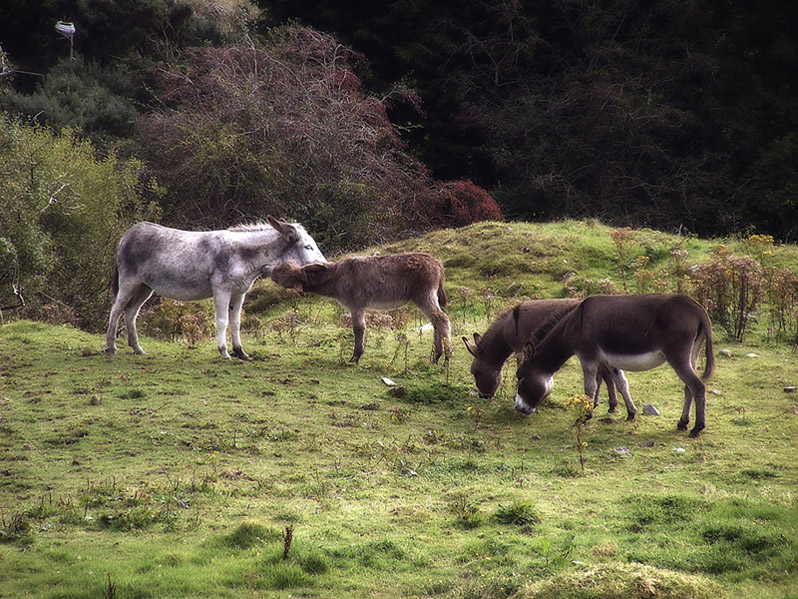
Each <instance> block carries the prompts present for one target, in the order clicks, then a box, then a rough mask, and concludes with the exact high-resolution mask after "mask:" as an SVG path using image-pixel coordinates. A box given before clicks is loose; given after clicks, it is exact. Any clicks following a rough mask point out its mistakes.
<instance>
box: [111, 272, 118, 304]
mask: <svg viewBox="0 0 798 599" xmlns="http://www.w3.org/2000/svg"><path fill="white" fill-rule="evenodd" d="M111 291H112V292H113V294H114V298H116V296H117V295H118V294H119V265H118V264H117V265H116V266H115V267H114V276H113V278H112V279H111Z"/></svg>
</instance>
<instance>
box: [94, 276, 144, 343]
mask: <svg viewBox="0 0 798 599" xmlns="http://www.w3.org/2000/svg"><path fill="white" fill-rule="evenodd" d="M151 295H152V289H151V288H150V287H148V286H147V285H144V284H143V283H140V284H137V285H134V286H132V287H131V286H124V287H120V289H119V292H118V293H117V295H116V300H115V301H114V306H113V308H111V316H110V317H109V319H108V331H107V333H106V336H105V353H107V354H108V355H113V354H114V353H115V352H116V333H117V328H118V326H119V318H120V317H121V316H122V314H124V315H125V327H126V328H127V342H128V345H130V347H131V348H133V352H134V353H136V354H143V353H144V350H143V349H141V346H140V345H139V336H138V332H137V330H136V318H138V315H139V310H141V306H142V305H143V304H144V302H146V301H147V300H148V299H150V296H151Z"/></svg>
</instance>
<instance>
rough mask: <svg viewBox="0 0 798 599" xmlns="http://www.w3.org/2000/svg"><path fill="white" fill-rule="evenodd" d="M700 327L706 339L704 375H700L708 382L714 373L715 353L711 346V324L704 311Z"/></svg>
mask: <svg viewBox="0 0 798 599" xmlns="http://www.w3.org/2000/svg"><path fill="white" fill-rule="evenodd" d="M701 326H702V327H703V329H704V337H705V339H706V346H705V347H704V351H705V352H706V354H707V362H706V366H704V374H702V375H701V379H702V380H704V381H708V380H709V378H710V377H711V376H712V373H713V372H715V351H714V349H713V346H712V323H711V322H710V320H709V316H707V313H706V311H705V312H704V318H703V319H702V322H701Z"/></svg>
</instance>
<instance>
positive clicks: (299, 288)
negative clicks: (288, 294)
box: [294, 281, 305, 293]
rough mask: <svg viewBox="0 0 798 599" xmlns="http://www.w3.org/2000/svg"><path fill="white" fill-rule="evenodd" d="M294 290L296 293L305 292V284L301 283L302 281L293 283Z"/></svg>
mask: <svg viewBox="0 0 798 599" xmlns="http://www.w3.org/2000/svg"><path fill="white" fill-rule="evenodd" d="M294 291H296V292H297V293H305V286H304V285H303V284H302V281H297V282H296V283H294Z"/></svg>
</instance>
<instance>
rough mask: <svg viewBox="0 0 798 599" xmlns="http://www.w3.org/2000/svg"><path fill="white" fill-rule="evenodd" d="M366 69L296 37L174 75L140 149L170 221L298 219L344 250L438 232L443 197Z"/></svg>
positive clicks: (220, 53)
mask: <svg viewBox="0 0 798 599" xmlns="http://www.w3.org/2000/svg"><path fill="white" fill-rule="evenodd" d="M358 60H360V57H358V56H357V55H355V54H353V53H352V52H351V51H350V50H349V49H348V48H346V47H345V46H342V45H341V44H339V43H338V42H337V41H336V40H335V39H334V38H333V37H332V36H330V35H327V34H323V33H320V32H318V31H315V30H312V29H308V28H305V27H296V26H290V27H285V28H281V29H279V30H276V31H273V32H272V34H271V36H270V38H269V39H268V41H267V43H266V44H260V43H258V42H257V41H255V40H248V41H247V42H243V43H239V44H236V45H231V46H226V47H223V48H205V49H202V50H199V51H196V52H194V53H192V54H191V55H190V56H188V57H187V59H186V61H185V63H184V68H183V69H181V70H179V71H178V70H174V69H173V70H170V71H168V72H166V73H165V74H164V75H163V76H162V77H161V79H160V86H159V96H160V98H161V99H162V101H163V107H162V108H161V109H160V110H158V111H154V112H152V113H150V114H148V115H147V116H146V117H144V118H143V119H142V120H141V122H140V123H139V126H138V131H137V137H136V142H135V148H136V149H137V150H136V151H137V154H138V155H139V156H140V157H141V158H142V159H143V160H144V161H145V162H146V163H147V165H148V167H149V169H150V173H151V174H152V175H153V176H154V177H155V178H156V179H157V180H158V181H159V182H160V183H161V184H162V185H164V186H165V188H166V189H167V190H168V192H167V195H166V198H165V200H164V208H165V218H166V219H167V220H168V221H169V222H172V223H176V224H179V225H182V226H190V227H196V226H203V227H213V226H220V225H226V224H229V223H230V222H235V221H237V220H245V219H251V218H257V217H260V218H262V217H263V216H264V215H265V214H267V213H276V214H285V215H291V216H292V217H294V218H297V219H299V220H301V221H302V222H303V223H305V224H306V226H308V227H309V228H310V229H311V230H313V231H314V232H319V233H318V234H319V236H320V237H321V240H322V241H326V242H328V243H329V244H330V246H331V247H335V248H342V247H346V248H355V247H359V246H362V245H364V244H367V243H371V242H375V241H378V240H380V239H386V238H390V237H396V236H398V235H400V234H407V233H409V232H413V231H417V230H422V229H423V228H424V227H425V226H426V225H429V224H431V221H432V220H434V219H436V218H437V217H438V215H437V214H434V215H433V214H431V213H429V212H430V210H431V209H432V208H431V204H430V202H427V201H424V200H425V199H427V198H430V197H431V196H437V195H439V194H440V191H439V190H437V189H436V188H435V187H434V184H433V182H432V181H431V179H430V178H429V176H428V174H427V172H426V170H425V169H424V167H423V166H422V165H421V164H420V163H419V162H418V161H416V160H415V159H413V158H412V157H411V156H410V155H409V154H408V153H407V151H406V149H405V147H404V143H403V142H402V141H401V139H400V138H399V135H398V133H397V130H396V128H395V127H394V126H393V124H392V123H391V121H390V120H389V119H388V117H387V114H386V99H380V98H377V97H375V96H374V95H372V94H368V93H366V92H365V90H364V89H363V87H362V84H361V81H360V79H359V78H358V77H357V76H356V75H355V74H354V72H353V69H352V65H353V63H355V62H356V61H358ZM395 93H397V94H398V93H404V94H408V92H406V91H403V90H398V91H396V92H395ZM406 97H408V98H409V99H410V100H412V99H413V98H412V95H409V94H408V95H406ZM483 193H485V192H484V191H483ZM480 201H481V202H482V204H484V203H485V202H486V200H485V199H484V198H480ZM475 211H476V212H478V209H477V208H475ZM463 214H464V213H463V211H462V210H461V213H460V214H459V215H458V217H459V218H462V216H463ZM492 216H493V217H500V216H501V213H500V211H499V210H498V206H496V205H495V202H494V212H493V213H492Z"/></svg>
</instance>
